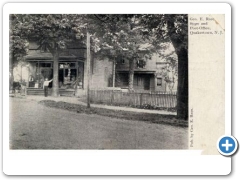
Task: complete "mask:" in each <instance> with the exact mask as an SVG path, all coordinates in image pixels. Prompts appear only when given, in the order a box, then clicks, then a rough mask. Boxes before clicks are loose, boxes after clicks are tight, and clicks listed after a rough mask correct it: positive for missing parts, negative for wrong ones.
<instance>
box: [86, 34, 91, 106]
mask: <svg viewBox="0 0 240 180" xmlns="http://www.w3.org/2000/svg"><path fill="white" fill-rule="evenodd" d="M90 62H91V57H90V35H89V33H88V32H87V82H88V83H87V108H90V77H91V72H90Z"/></svg>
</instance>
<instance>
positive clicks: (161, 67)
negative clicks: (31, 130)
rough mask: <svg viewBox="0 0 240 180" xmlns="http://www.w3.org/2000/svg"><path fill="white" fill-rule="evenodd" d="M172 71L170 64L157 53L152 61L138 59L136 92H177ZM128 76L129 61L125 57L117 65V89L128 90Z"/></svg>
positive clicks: (119, 59) (135, 73)
mask: <svg viewBox="0 0 240 180" xmlns="http://www.w3.org/2000/svg"><path fill="white" fill-rule="evenodd" d="M170 69H171V67H170V64H169V63H168V62H166V61H165V60H164V59H162V58H160V57H159V55H158V54H157V53H156V54H153V55H152V57H151V59H141V60H138V59H136V61H135V64H134V80H133V88H134V91H135V92H149V91H162V92H166V91H176V90H177V81H176V75H175V74H174V72H172V71H171V70H170ZM128 74H129V60H128V59H125V58H124V57H120V58H118V60H117V64H116V87H121V88H123V89H124V88H128V82H129V76H128ZM166 79H169V81H166ZM170 83H171V84H170Z"/></svg>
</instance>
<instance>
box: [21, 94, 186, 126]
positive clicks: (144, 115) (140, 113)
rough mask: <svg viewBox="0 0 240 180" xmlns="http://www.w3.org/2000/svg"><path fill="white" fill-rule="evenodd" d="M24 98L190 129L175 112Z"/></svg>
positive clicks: (59, 106) (68, 99)
mask: <svg viewBox="0 0 240 180" xmlns="http://www.w3.org/2000/svg"><path fill="white" fill-rule="evenodd" d="M23 98H26V99H28V100H34V101H37V102H38V103H39V104H41V105H44V106H47V107H51V108H57V109H62V110H68V111H72V112H77V113H84V114H98V115H101V116H106V117H111V118H118V119H126V120H134V121H145V122H150V123H157V124H168V125H172V126H180V127H188V121H185V120H179V119H177V118H176V115H175V113H173V112H167V111H160V110H147V109H136V108H130V107H117V106H108V105H103V104H91V108H90V109H88V108H87V107H86V103H84V102H82V101H81V99H80V98H76V97H63V96H60V97H52V96H49V97H43V96H23Z"/></svg>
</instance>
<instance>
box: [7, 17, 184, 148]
mask: <svg viewBox="0 0 240 180" xmlns="http://www.w3.org/2000/svg"><path fill="white" fill-rule="evenodd" d="M9 43H10V46H9V96H10V98H9V109H10V111H9V113H10V114H9V117H10V121H9V122H10V124H9V131H10V132H9V133H10V134H9V138H10V139H9V148H10V149H12V150H17V149H39V150H41V149H49V150H51V149H72V150H74V149H77V150H81V149H86V150H87V149H96V150H98V149H99V150H105V149H108V150H111V149H146V150H147V149H159V150H162V149H166V150H174V149H176V150H177V149H188V15H187V14H10V15H9Z"/></svg>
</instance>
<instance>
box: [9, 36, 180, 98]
mask: <svg viewBox="0 0 240 180" xmlns="http://www.w3.org/2000/svg"><path fill="white" fill-rule="evenodd" d="M43 48H44V47H43ZM43 48H42V49H39V45H37V43H35V42H34V41H32V42H29V52H28V55H27V56H25V62H24V63H19V65H18V66H16V67H15V68H14V69H13V77H14V81H15V82H25V84H26V89H27V94H43V81H44V79H46V78H48V79H52V78H53V57H52V54H51V53H50V52H47V51H46V49H43ZM90 61H91V67H90V71H91V77H90V87H91V89H111V88H112V87H113V86H114V88H117V89H119V90H121V89H127V88H128V82H129V77H128V76H129V61H128V60H127V59H126V58H124V56H120V57H117V58H116V59H113V58H112V57H105V58H100V57H98V56H96V55H94V53H93V52H91V59H90ZM86 63H87V62H86V48H85V45H83V44H81V43H73V44H70V45H69V46H68V47H67V48H66V49H63V50H62V51H61V53H60V55H59V63H58V67H59V72H58V73H59V74H58V76H59V77H58V81H59V93H60V95H68V96H69V95H70V96H72V95H75V96H81V95H84V94H86V88H87V83H88V81H87V78H88V76H87V69H86V67H87V66H86ZM171 73H172V72H171V71H169V64H168V63H167V62H166V61H164V59H161V58H160V57H159V55H158V54H154V55H153V56H152V57H151V59H147V60H144V59H141V60H139V59H136V60H135V65H134V82H133V87H134V90H135V91H136V92H150V91H164V92H166V91H176V90H177V80H176V76H175V75H173V73H172V74H171ZM166 75H167V77H168V78H169V77H170V80H171V82H173V81H174V78H175V81H174V83H171V84H169V81H168V82H167V81H166ZM49 87H50V90H51V87H52V83H50V84H49Z"/></svg>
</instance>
